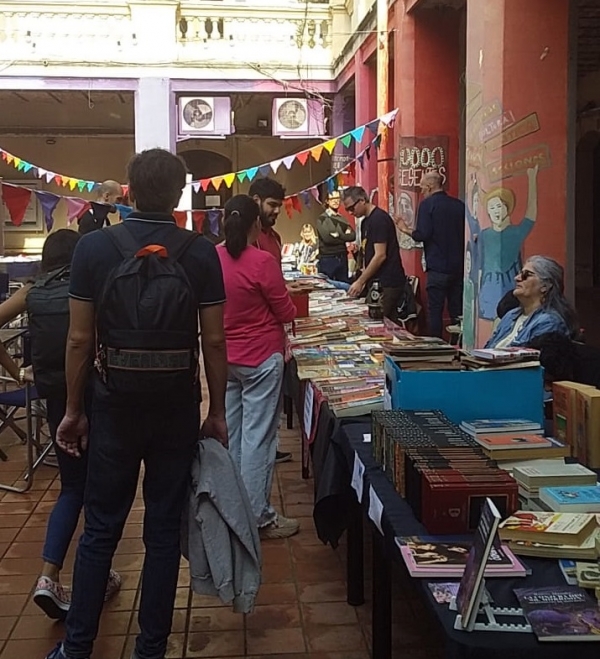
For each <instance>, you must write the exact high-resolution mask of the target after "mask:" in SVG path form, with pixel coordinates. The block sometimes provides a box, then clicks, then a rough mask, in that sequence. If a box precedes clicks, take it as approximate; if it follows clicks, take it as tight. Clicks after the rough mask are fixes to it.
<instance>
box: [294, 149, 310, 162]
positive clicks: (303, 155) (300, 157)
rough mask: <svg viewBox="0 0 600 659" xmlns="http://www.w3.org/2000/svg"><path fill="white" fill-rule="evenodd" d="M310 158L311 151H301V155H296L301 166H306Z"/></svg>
mask: <svg viewBox="0 0 600 659" xmlns="http://www.w3.org/2000/svg"><path fill="white" fill-rule="evenodd" d="M309 156H310V151H300V153H297V154H296V160H297V161H298V162H299V163H300V164H301V165H306V163H307V162H308V157H309Z"/></svg>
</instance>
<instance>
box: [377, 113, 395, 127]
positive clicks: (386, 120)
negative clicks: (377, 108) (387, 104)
mask: <svg viewBox="0 0 600 659" xmlns="http://www.w3.org/2000/svg"><path fill="white" fill-rule="evenodd" d="M397 114H398V110H392V111H391V112H388V113H387V114H384V115H383V117H381V118H380V119H379V120H380V121H381V123H383V124H385V125H386V126H391V125H392V124H393V123H394V120H395V119H396V115H397Z"/></svg>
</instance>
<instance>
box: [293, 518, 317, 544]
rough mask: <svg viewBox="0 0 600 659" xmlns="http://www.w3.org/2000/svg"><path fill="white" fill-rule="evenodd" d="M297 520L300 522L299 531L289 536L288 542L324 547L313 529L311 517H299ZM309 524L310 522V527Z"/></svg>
mask: <svg viewBox="0 0 600 659" xmlns="http://www.w3.org/2000/svg"><path fill="white" fill-rule="evenodd" d="M304 520H306V521H304ZM298 521H299V522H300V533H298V534H297V535H295V536H293V537H292V538H290V539H289V543H290V544H292V545H318V546H319V547H324V545H323V543H322V542H321V540H319V537H318V536H317V534H316V532H315V530H314V523H313V521H312V518H307V517H300V518H299V520H298ZM310 524H312V528H311V526H310Z"/></svg>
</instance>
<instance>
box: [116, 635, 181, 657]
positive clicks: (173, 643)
mask: <svg viewBox="0 0 600 659" xmlns="http://www.w3.org/2000/svg"><path fill="white" fill-rule="evenodd" d="M184 653H185V634H171V636H169V641H168V643H167V653H166V655H165V659H182V658H183V656H184ZM130 656H131V653H129V654H124V655H123V659H129V657H130Z"/></svg>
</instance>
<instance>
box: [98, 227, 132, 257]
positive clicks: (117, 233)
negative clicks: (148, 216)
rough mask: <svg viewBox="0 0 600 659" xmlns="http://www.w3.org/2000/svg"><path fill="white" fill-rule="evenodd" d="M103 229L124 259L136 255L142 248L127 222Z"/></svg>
mask: <svg viewBox="0 0 600 659" xmlns="http://www.w3.org/2000/svg"><path fill="white" fill-rule="evenodd" d="M102 231H103V232H104V234H105V235H106V236H108V238H109V239H110V241H111V242H112V243H113V245H114V246H115V247H116V248H117V249H118V250H119V253H120V254H121V256H122V257H123V258H124V259H130V258H132V257H134V256H135V255H136V253H137V252H138V250H139V249H140V245H139V243H138V241H137V240H136V239H135V238H134V237H133V234H132V233H131V231H129V229H128V228H127V226H126V225H125V222H121V224H115V225H114V226H110V227H105V228H104V229H102Z"/></svg>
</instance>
